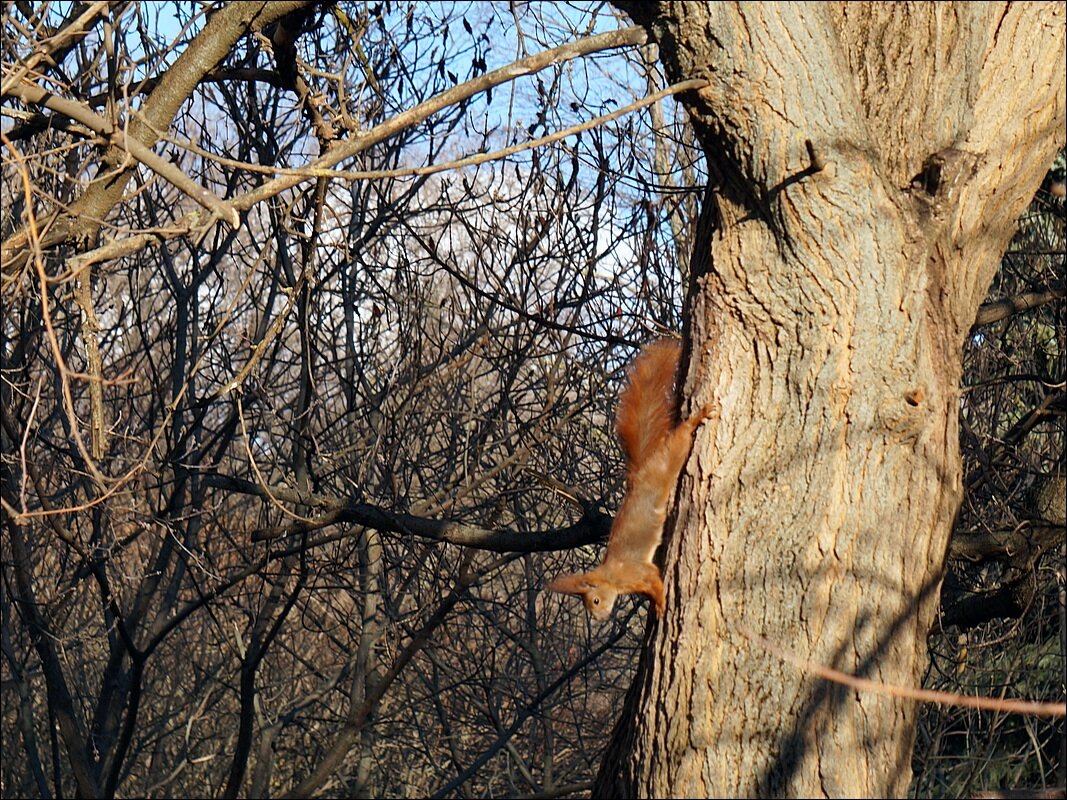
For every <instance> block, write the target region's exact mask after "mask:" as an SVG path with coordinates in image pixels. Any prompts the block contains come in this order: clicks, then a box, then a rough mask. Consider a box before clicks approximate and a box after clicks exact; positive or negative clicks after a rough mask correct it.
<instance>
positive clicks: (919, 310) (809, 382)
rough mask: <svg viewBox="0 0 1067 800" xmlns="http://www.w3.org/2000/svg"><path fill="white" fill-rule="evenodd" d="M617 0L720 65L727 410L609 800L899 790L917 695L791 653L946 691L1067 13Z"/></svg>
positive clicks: (706, 264) (706, 371)
mask: <svg viewBox="0 0 1067 800" xmlns="http://www.w3.org/2000/svg"><path fill="white" fill-rule="evenodd" d="M618 5H620V6H621V7H623V8H624V9H625V10H627V11H628V12H629V13H630V14H631V15H632V16H633V17H634V18H635V20H636V21H637V22H639V23H640V24H642V25H644V26H645V27H646V28H647V29H648V30H649V32H650V34H651V35H652V36H653V37H654V38H655V39H656V41H657V42H658V44H659V45H660V57H661V58H662V59H663V61H664V64H665V66H666V68H667V72H668V75H669V78H670V80H671V81H672V82H673V81H676V80H682V79H686V78H706V79H707V80H708V81H709V85H708V86H707V87H706V88H704V89H702V90H700V91H699V92H698V93H693V96H691V97H690V98H688V100H687V104H688V107H689V110H690V113H691V115H692V119H693V122H694V125H695V127H696V130H697V133H698V136H699V138H700V141H701V143H702V146H703V147H704V149H705V152H706V155H707V160H708V163H709V167H710V171H711V174H712V186H711V187H709V192H708V196H707V198H706V200H705V208H704V210H703V213H702V217H701V222H700V228H699V230H698V236H697V247H696V251H695V253H694V257H693V262H692V270H693V274H694V278H693V286H692V288H691V309H690V325H689V328H690V330H689V333H690V338H691V342H692V354H691V361H690V365H689V371H688V379H687V381H686V394H687V396H688V397H689V398H691V399H688V400H687V401H686V404H687V406H692V407H698V406H700V405H702V404H703V403H706V402H708V401H710V400H712V399H714V400H716V401H717V402H718V404H719V406H720V408H721V421H720V422H719V424H718V426H717V427H715V426H710V425H709V426H704V427H703V428H701V430H700V431H699V432H698V434H697V438H696V443H695V445H694V448H693V455H692V456H691V458H690V463H689V465H688V467H687V470H686V473H685V475H684V477H683V479H682V481H681V482H680V484H679V486H680V489H679V492H678V494H679V498H680V499H679V500H678V502H677V504H676V516H675V517H674V523H673V525H672V524H671V523H669V524H668V538H667V544H666V547H665V569H664V573H665V582H666V585H667V606H668V608H667V613H666V615H665V616H664V618H663V619H662V620H661V621H660V622H659V624H657V625H655V626H654V627H653V628H651V629H650V634H649V642H648V648H647V651H646V653H645V657H644V658H643V659H642V662H641V666H640V668H639V671H638V675H637V677H636V679H635V683H634V686H633V688H632V689H631V692H630V694H629V696H628V698H627V703H626V708H625V709H624V711H623V716H622V720H621V721H620V723H619V726H618V729H617V730H616V733H615V737H614V740H613V742H612V745H611V747H610V749H609V752H608V754H607V757H606V758H605V760H604V765H603V767H602V770H601V774H600V776H599V778H598V781H597V784H596V786H595V789H594V795H596V796H659V797H664V796H671V795H674V796H690V797H697V796H711V797H715V796H719V797H722V796H753V797H755V796H764V797H766V796H781V797H799V796H807V797H864V796H868V797H870V796H875V797H877V796H881V797H886V796H902V795H904V793H905V792H906V790H907V788H908V785H909V781H910V778H911V768H910V763H911V755H912V745H913V741H914V733H915V724H916V710H917V706H916V703H915V702H914V701H911V700H905V699H900V698H896V697H890V696H887V695H883V694H875V693H863V692H858V691H856V690H853V689H848V688H846V687H844V686H841V685H836V684H830V683H827V682H825V681H822V680H820V679H817V678H815V677H813V676H812V675H811V674H810V673H807V672H806V671H805V670H804V669H803V668H802V667H798V666H796V665H795V663H793V662H790V661H786V660H784V659H783V658H781V657H780V656H781V655H782V654H789V655H791V656H792V657H794V658H799V659H802V660H804V661H810V662H814V663H817V664H823V665H828V666H831V667H835V668H837V669H840V670H844V671H846V672H850V673H854V674H857V675H861V676H864V677H866V678H870V679H873V680H876V681H880V682H884V683H885V684H890V685H894V686H909V687H913V686H918V685H919V683H920V682H921V678H922V675H923V672H924V670H925V667H926V664H927V655H926V636H927V632H928V630H929V629H930V625H931V623H932V621H933V619H934V615H935V613H936V604H937V598H938V587H939V583H940V578H941V572H942V566H943V562H944V556H945V551H946V547H947V544H948V540H949V536H950V533H951V530H952V522H953V518H954V516H955V514H956V511H957V509H958V507H959V503H960V500H961V479H960V477H961V476H960V471H961V467H960V455H959V446H958V436H957V415H958V412H959V408H960V402H961V396H960V392H959V378H960V363H961V348H962V345H963V343H964V340H965V337H966V335H967V333H968V331H969V329H970V327H971V323H972V321H973V319H974V316H975V313H976V311H977V308H978V306H979V304H980V303H981V301H982V300H983V298H984V296H985V292H986V289H987V287H988V285H989V282H990V280H991V278H992V276H993V275H994V273H995V271H996V268H997V265H998V262H999V260H1000V257H1001V255H1002V253H1003V251H1004V249H1005V247H1006V246H1007V243H1008V241H1009V239H1010V237H1011V235H1012V233H1013V231H1014V226H1015V220H1016V218H1017V217H1018V215H1019V213H1020V212H1021V211H1022V210H1023V209H1024V208H1025V206H1026V204H1027V202H1028V201H1029V200H1030V198H1031V197H1032V196H1033V193H1034V191H1035V190H1036V189H1037V187H1038V185H1039V184H1040V181H1041V179H1042V177H1043V176H1044V174H1045V172H1046V169H1047V167H1048V165H1049V163H1050V162H1051V159H1052V157H1053V155H1054V153H1055V152H1056V149H1057V148H1058V147H1060V146H1062V144H1063V140H1064V124H1065V113H1064V107H1065V86H1064V72H1063V63H1064V55H1065V54H1064V7H1063V5H1062V4H1055V3H1050V4H1040V3H1025V4H1001V3H973V4H966V3H959V4H956V3H936V4H934V3H931V4H906V5H905V4H895V3H894V4H873V5H867V4H858V3H857V4H852V3H850V4H847V5H846V4H795V5H794V4H780V3H774V4H771V3H761V4H740V5H735V4H727V3H703V2H676V3H645V2H632V3H630V2H620V3H618ZM684 413H685V411H684V410H683V415H684ZM672 528H673V535H672V534H671V532H670V530H671V529H672ZM758 637H764V638H765V640H766V641H763V642H761V641H760V639H759V638H758Z"/></svg>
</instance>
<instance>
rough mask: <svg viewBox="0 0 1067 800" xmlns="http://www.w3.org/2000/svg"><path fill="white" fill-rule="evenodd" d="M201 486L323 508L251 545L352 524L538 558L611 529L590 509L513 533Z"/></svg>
mask: <svg viewBox="0 0 1067 800" xmlns="http://www.w3.org/2000/svg"><path fill="white" fill-rule="evenodd" d="M204 481H205V483H207V484H208V485H209V486H214V487H216V488H219V489H228V490H230V491H233V492H240V493H242V494H251V495H256V496H257V497H262V498H264V499H265V500H273V501H275V502H282V503H291V504H294V505H296V504H301V505H305V506H309V507H311V508H316V509H323V511H322V513H320V514H319V515H317V516H314V517H310V518H308V519H307V521H297V522H294V523H292V524H290V525H285V526H279V527H273V528H263V529H260V530H258V531H255V532H254V533H253V534H252V540H253V541H263V540H267V539H277V538H280V537H283V536H291V535H293V534H297V533H305V532H307V531H311V530H318V529H320V528H324V527H327V526H329V525H337V524H340V523H350V524H355V525H363V526H365V527H368V528H374V529H375V530H378V531H381V532H383V533H400V534H406V535H409V536H418V537H419V538H422V539H431V540H433V541H437V542H448V543H449V544H455V545H460V546H462V547H473V548H475V549H477V550H491V551H493V552H497V553H539V552H546V551H552V550H573V549H574V548H575V547H580V546H582V545H586V544H595V543H597V542H601V541H606V540H607V538H608V532H609V531H610V530H611V517H610V516H608V515H607V514H604V513H602V512H600V511H597V510H596V509H595V507H594V505H593V504H589V506H588V507H587V508H586V509H585V511H584V513H583V514H582V518H581V519H579V520H578V521H577V522H576V523H574V524H573V525H568V526H567V527H565V528H551V529H549V530H543V531H515V530H510V529H508V528H482V527H479V526H477V525H467V524H465V523H462V522H458V521H456V520H439V519H428V518H426V517H415V516H412V515H410V514H399V513H396V512H393V511H388V510H386V509H384V508H381V507H380V506H374V505H370V504H369V503H356V502H346V501H343V500H339V499H337V498H331V497H324V496H322V495H316V494H312V493H307V492H299V491H296V490H295V489H288V488H282V487H275V486H269V487H266V486H263V485H261V484H257V483H252V482H251V481H246V480H243V479H241V478H231V477H228V476H225V475H206V476H205V477H204Z"/></svg>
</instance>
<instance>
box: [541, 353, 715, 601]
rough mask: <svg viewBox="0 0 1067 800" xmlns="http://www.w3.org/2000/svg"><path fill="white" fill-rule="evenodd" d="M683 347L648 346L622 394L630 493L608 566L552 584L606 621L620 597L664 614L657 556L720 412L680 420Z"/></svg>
mask: <svg viewBox="0 0 1067 800" xmlns="http://www.w3.org/2000/svg"><path fill="white" fill-rule="evenodd" d="M681 350H682V348H681V345H680V344H679V343H678V342H676V341H674V340H671V339H661V340H659V341H654V342H651V343H650V344H647V345H645V346H644V347H643V348H642V350H641V352H640V353H639V354H638V356H637V358H636V359H634V362H633V364H632V365H631V366H630V371H629V379H628V382H627V385H626V388H625V389H623V390H622V392H621V393H620V395H619V410H618V414H617V422H616V428H617V430H618V434H619V441H620V442H621V443H622V449H623V452H624V454H625V455H626V493H625V496H624V497H623V500H622V505H621V506H619V510H618V512H617V513H616V515H615V521H614V522H613V523H612V526H611V534H610V535H609V536H608V546H607V550H606V552H605V553H604V560H603V562H601V564H600V566H599V567H597V568H596V569H594V570H592V571H590V572H585V573H581V574H577V575H565V576H563V577H561V578H557V579H556V580H554V581H553V582H552V583H550V584H549V585H548V586H547V587H546V588H547V589H548V590H549V591H552V592H563V593H565V594H577V595H581V597H582V602H584V603H585V607H586V609H587V610H588V611H589V613H590V614H592V615H593V617H594V618H595V619H598V620H603V619H605V618H607V616H608V615H609V614H610V613H611V609H612V606H614V604H615V598H616V597H618V596H619V595H620V594H632V593H640V594H645V595H648V597H649V598H650V599H651V600H652V605H653V607H654V608H655V612H656V616H662V614H663V611H664V592H663V579H662V578H661V577H660V572H659V568H658V567H657V566H656V565H655V564H654V563H653V562H652V558H653V556H654V555H655V554H656V549H657V548H658V547H659V545H660V541H661V540H662V538H663V523H664V522H665V520H666V518H667V500H668V498H669V497H670V493H671V489H672V488H674V485H675V483H677V481H678V473H679V472H681V469H682V466H684V464H685V461H686V459H687V458H688V456H689V449H690V447H691V445H692V442H693V432H694V431H695V430H696V428H697V426H698V425H699V424H700V423H701V422H703V421H704V420H705V419H706V418H707V417H708V416H709V415H710V413H711V410H712V407H711V406H705V407H704V408H702V409H701V410H700V411H698V412H697V413H696V414H694V415H693V416H691V417H690V418H689V419H687V420H685V421H684V422H681V423H679V424H676V423H675V409H676V408H677V402H676V400H677V393H676V391H675V388H674V383H675V373H676V372H677V370H678V361H679V357H680V355H681Z"/></svg>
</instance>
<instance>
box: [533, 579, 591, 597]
mask: <svg viewBox="0 0 1067 800" xmlns="http://www.w3.org/2000/svg"><path fill="white" fill-rule="evenodd" d="M545 588H546V589H548V591H550V592H562V593H563V594H585V593H586V592H587V591H589V590H590V589H592V588H593V585H592V584H591V583H590V582H589V581H588V580H586V577H585V575H564V576H563V577H561V578H556V579H555V580H554V581H552V583H550V584H548V586H546V587H545Z"/></svg>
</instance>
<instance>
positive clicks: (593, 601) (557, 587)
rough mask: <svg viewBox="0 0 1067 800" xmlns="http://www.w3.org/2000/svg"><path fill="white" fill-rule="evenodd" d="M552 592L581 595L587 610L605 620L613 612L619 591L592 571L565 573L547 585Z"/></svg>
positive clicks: (595, 616) (597, 618)
mask: <svg viewBox="0 0 1067 800" xmlns="http://www.w3.org/2000/svg"><path fill="white" fill-rule="evenodd" d="M546 588H547V589H548V590H549V591H550V592H563V593H564V594H576V595H580V596H581V598H582V602H583V603H585V608H586V610H587V611H588V612H589V613H590V614H591V615H592V616H593V619H596V620H605V619H607V618H608V616H609V615H610V614H611V609H612V607H613V606H614V605H615V598H616V597H617V596H618V591H617V590H616V589H615V587H614V586H612V585H611V584H609V583H606V582H604V581H601V580H599V579H597V577H596V576H595V575H593V574H592V573H588V572H587V573H584V574H582V575H564V576H563V577H562V578H556V580H554V581H552V583H550V584H548V586H547V587H546Z"/></svg>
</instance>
